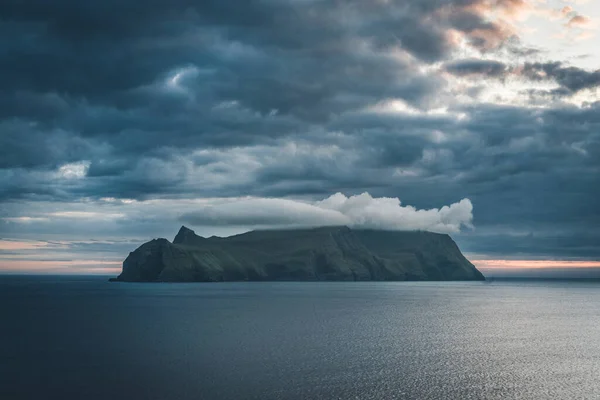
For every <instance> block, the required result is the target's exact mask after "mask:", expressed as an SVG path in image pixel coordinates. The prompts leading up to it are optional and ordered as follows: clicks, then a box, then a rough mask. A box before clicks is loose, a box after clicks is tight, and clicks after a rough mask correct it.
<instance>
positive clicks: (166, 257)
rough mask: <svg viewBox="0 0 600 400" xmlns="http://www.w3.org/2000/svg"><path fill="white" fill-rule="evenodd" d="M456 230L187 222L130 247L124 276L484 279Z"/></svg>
mask: <svg viewBox="0 0 600 400" xmlns="http://www.w3.org/2000/svg"><path fill="white" fill-rule="evenodd" d="M482 279H484V278H483V275H481V273H480V272H479V271H478V270H477V269H476V268H475V267H474V266H473V264H471V263H470V262H469V261H468V260H467V259H466V258H465V257H464V256H463V255H462V254H461V252H460V250H459V249H458V247H457V246H456V244H455V243H454V241H453V240H452V239H451V238H450V236H448V235H441V234H436V233H430V232H390V231H377V230H354V229H350V228H348V227H322V228H312V229H297V230H269V231H252V232H248V233H244V234H241V235H235V236H231V237H226V238H220V237H211V238H203V237H201V236H198V235H196V234H195V233H194V232H193V231H192V230H190V229H188V228H186V227H181V229H180V230H179V232H178V233H177V236H176V237H175V239H174V240H173V243H171V242H169V241H168V240H166V239H154V240H152V241H150V242H147V243H145V244H143V245H142V246H140V247H139V248H138V249H137V250H135V251H134V252H132V253H130V254H129V256H128V257H127V259H126V260H125V261H124V262H123V272H122V273H121V275H119V276H118V278H117V279H116V280H119V281H127V282H195V281H198V282H214V281H245V280H248V281H261V280H271V281H276V280H297V281H318V280H340V281H344V280H352V281H353V280H376V281H404V280H482Z"/></svg>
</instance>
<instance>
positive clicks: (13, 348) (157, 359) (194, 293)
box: [0, 276, 600, 400]
mask: <svg viewBox="0 0 600 400" xmlns="http://www.w3.org/2000/svg"><path fill="white" fill-rule="evenodd" d="M599 306H600V284H595V283H576V282H554V283H552V282H494V283H492V284H486V283H479V282H476V283H368V282H357V283H354V282H352V283H214V284H126V283H108V282H106V281H105V278H89V277H87V278H81V277H78V278H73V277H71V278H66V277H45V278H38V277H28V278H26V277H6V276H4V277H0V317H1V319H0V399H3V400H4V399H7V400H12V399H15V400H16V399H36V400H37V399H89V400H93V399H112V400H118V399H127V400H130V399H160V400H165V399H235V400H240V399H505V398H515V399H516V398H519V399H576V398H581V399H583V398H588V399H594V398H600V379H598V378H599V377H600V307H599Z"/></svg>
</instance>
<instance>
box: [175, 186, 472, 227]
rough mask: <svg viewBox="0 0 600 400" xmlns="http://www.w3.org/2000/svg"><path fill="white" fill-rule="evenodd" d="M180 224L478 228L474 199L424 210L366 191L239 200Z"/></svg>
mask: <svg viewBox="0 0 600 400" xmlns="http://www.w3.org/2000/svg"><path fill="white" fill-rule="evenodd" d="M180 220H181V221H182V222H184V223H189V224H191V225H196V226H248V227H286V226H287V227H300V226H323V225H347V226H350V227H357V228H373V229H387V230H428V231H433V232H440V233H456V232H460V230H461V227H463V226H467V227H472V220H473V205H472V203H471V201H470V200H469V199H462V200H461V201H459V202H458V203H454V204H451V205H449V206H443V207H442V208H439V209H438V208H433V209H429V210H419V209H416V208H415V207H412V206H410V205H407V206H404V205H402V203H401V201H400V199H399V198H393V197H380V198H375V197H372V196H371V195H370V194H369V193H367V192H364V193H362V194H360V195H356V196H350V197H347V196H346V195H344V194H342V193H336V194H334V195H332V196H329V197H327V198H326V199H324V200H320V201H313V202H306V201H299V200H290V199H276V198H237V199H228V200H225V201H223V202H220V203H217V204H210V203H209V204H204V205H202V206H201V207H200V208H199V209H196V210H194V211H191V212H187V213H184V214H183V215H182V216H181V218H180Z"/></svg>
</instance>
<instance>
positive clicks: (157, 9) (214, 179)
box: [0, 0, 600, 273]
mask: <svg viewBox="0 0 600 400" xmlns="http://www.w3.org/2000/svg"><path fill="white" fill-rule="evenodd" d="M149 4H151V5H149ZM0 15H2V19H0V29H1V30H2V32H3V35H2V36H1V37H2V38H3V39H0V72H1V73H0V271H5V272H6V271H8V272H19V271H22V272H36V273H37V272H39V273H43V272H53V273H54V272H61V273H112V272H114V271H116V270H118V269H119V265H120V264H119V263H120V262H121V261H122V260H123V259H124V258H125V256H126V255H127V254H128V253H129V251H133V250H134V249H135V248H136V247H137V246H138V245H140V244H141V243H143V242H144V241H146V240H149V239H151V238H154V237H167V238H168V239H172V238H173V236H174V235H175V233H176V232H177V230H178V228H179V226H180V225H182V224H185V225H187V226H190V227H191V228H193V229H194V230H195V231H196V232H197V233H198V234H201V235H204V236H211V235H220V236H226V235H230V234H235V233H240V232H244V231H247V230H251V229H255V228H278V227H303V226H315V225H348V226H351V227H358V228H361V227H367V228H382V229H402V230H406V229H425V230H432V231H436V232H443V233H449V234H450V235H451V236H452V237H453V238H454V239H455V240H456V241H457V243H458V244H459V246H460V248H461V249H462V250H463V252H464V253H465V254H466V255H467V256H468V257H469V258H470V259H471V260H473V261H474V262H475V263H476V264H477V265H478V266H479V267H480V268H482V269H483V270H489V271H490V272H491V273H493V271H497V270H511V269H528V270H535V269H538V268H540V267H546V268H549V267H552V268H557V269H564V268H575V269H576V268H598V267H600V210H599V209H598V201H597V199H598V198H599V196H600V102H599V100H600V98H599V96H600V91H599V88H600V69H599V68H600V52H599V51H598V49H597V43H598V40H599V39H600V37H599V30H600V4H599V2H598V1H596V0H588V1H586V0H573V1H567V0H414V1H393V0H350V1H347V2H337V1H329V0H265V1H248V2H243V3H241V2H239V1H229V0H220V1H210V0H204V1H194V0H174V1H167V0H157V1H153V2H151V3H148V4H147V5H146V4H145V3H144V4H142V3H140V2H133V1H118V2H117V1H106V2H101V3H100V2H97V3H89V4H88V3H86V2H81V1H75V0H58V1H54V2H51V3H48V2H46V1H42V0H27V1H17V0H9V1H8V2H4V3H3V4H2V5H0ZM540 263H542V264H540Z"/></svg>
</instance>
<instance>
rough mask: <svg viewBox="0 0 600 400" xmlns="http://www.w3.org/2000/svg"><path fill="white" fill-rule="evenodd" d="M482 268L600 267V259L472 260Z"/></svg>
mask: <svg viewBox="0 0 600 400" xmlns="http://www.w3.org/2000/svg"><path fill="white" fill-rule="evenodd" d="M471 263H473V264H474V265H475V266H476V267H477V268H478V269H481V270H511V269H512V270H516V269H564V268H600V261H572V260H568V261H564V260H471Z"/></svg>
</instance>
